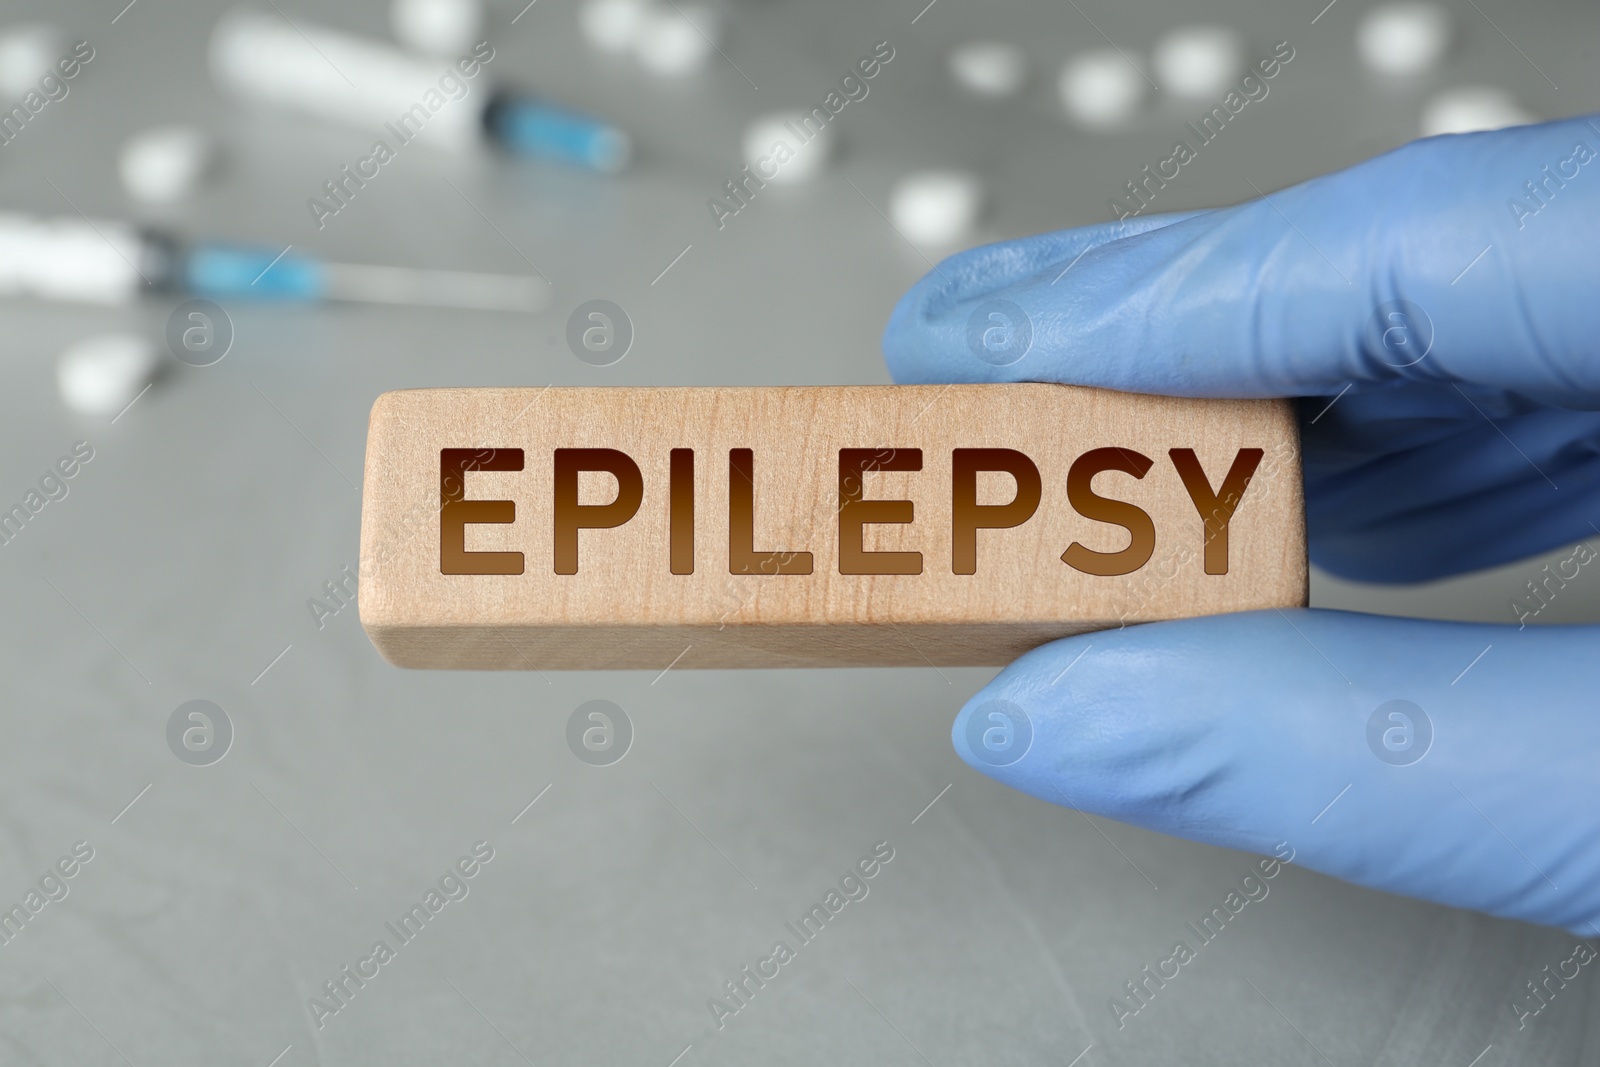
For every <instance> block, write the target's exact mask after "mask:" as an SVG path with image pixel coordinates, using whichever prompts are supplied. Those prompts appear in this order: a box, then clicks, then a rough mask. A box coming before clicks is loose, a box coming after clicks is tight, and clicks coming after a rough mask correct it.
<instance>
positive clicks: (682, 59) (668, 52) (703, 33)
mask: <svg viewBox="0 0 1600 1067" xmlns="http://www.w3.org/2000/svg"><path fill="white" fill-rule="evenodd" d="M722 31H723V22H722V14H721V12H719V11H717V9H716V8H713V7H707V6H705V5H703V4H679V5H677V6H676V7H674V6H672V5H670V4H668V5H664V6H661V7H651V8H649V9H648V10H647V11H646V12H645V15H644V18H643V20H642V22H641V23H640V26H639V34H638V37H637V38H635V40H634V42H633V54H634V55H635V56H636V57H637V58H638V60H639V63H640V65H641V66H643V67H644V68H645V69H646V70H648V71H650V72H651V73H652V74H664V75H673V76H676V75H680V74H689V73H691V72H693V71H696V70H699V69H700V68H701V67H702V66H704V65H705V63H706V60H708V59H710V58H711V56H712V55H713V54H714V53H715V52H716V50H717V48H718V47H719V46H720V45H721V43H722Z"/></svg>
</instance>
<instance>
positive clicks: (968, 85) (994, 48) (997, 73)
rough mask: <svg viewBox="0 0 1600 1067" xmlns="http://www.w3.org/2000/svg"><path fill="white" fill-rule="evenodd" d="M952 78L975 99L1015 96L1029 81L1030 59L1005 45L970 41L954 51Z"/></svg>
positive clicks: (951, 58)
mask: <svg viewBox="0 0 1600 1067" xmlns="http://www.w3.org/2000/svg"><path fill="white" fill-rule="evenodd" d="M949 64H950V77H952V78H954V79H955V82H956V84H957V85H959V86H961V88H963V89H965V90H966V91H967V92H969V93H972V94H973V95H974V96H986V97H991V98H993V99H1002V98H1004V97H1008V96H1015V95H1016V94H1017V93H1018V92H1019V91H1020V90H1021V89H1022V86H1023V83H1025V82H1026V81H1027V80H1028V57H1027V56H1026V55H1024V54H1023V51H1022V49H1020V48H1018V47H1017V46H1016V45H1014V44H1006V43H1005V42H1003V41H969V42H967V43H966V44H963V45H958V46H957V47H956V48H954V49H952V50H951V51H950V58H949Z"/></svg>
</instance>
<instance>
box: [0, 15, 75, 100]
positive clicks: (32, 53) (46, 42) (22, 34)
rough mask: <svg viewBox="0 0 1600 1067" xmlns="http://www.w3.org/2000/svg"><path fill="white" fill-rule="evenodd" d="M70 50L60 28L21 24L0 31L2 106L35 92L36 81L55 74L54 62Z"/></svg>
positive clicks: (36, 23) (37, 84)
mask: <svg viewBox="0 0 1600 1067" xmlns="http://www.w3.org/2000/svg"><path fill="white" fill-rule="evenodd" d="M70 48H71V45H70V44H69V43H68V41H67V35H66V33H65V32H64V31H63V30H62V29H61V28H60V27H59V26H51V25H49V24H48V23H43V22H22V23H17V24H15V25H11V26H6V27H4V28H0V93H4V94H5V106H7V107H10V106H11V105H12V104H14V103H16V102H17V101H16V100H15V99H14V98H16V97H20V96H23V95H24V94H26V93H27V92H28V91H29V90H32V89H37V88H38V87H39V79H40V78H42V77H44V76H45V75H46V74H49V73H50V72H52V71H54V70H55V67H56V60H58V59H60V58H61V57H62V56H64V55H66V54H67V52H68V50H69V49H70Z"/></svg>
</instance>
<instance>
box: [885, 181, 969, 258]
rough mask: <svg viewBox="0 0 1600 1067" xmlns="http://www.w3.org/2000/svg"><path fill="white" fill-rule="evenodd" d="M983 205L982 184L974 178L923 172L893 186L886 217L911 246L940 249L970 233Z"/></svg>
mask: <svg viewBox="0 0 1600 1067" xmlns="http://www.w3.org/2000/svg"><path fill="white" fill-rule="evenodd" d="M983 203H984V189H983V182H982V181H981V180H979V178H978V177H977V176H976V175H974V174H970V173H968V172H966V171H961V170H923V171H917V172H915V173H912V174H908V175H906V176H905V177H904V178H901V179H900V180H899V181H898V182H896V183H895V186H894V189H893V190H892V191H891V192H890V194H889V217H890V218H891V219H893V220H894V225H895V229H897V230H899V231H900V232H901V233H902V234H904V235H905V237H906V239H907V240H909V241H910V242H911V243H912V244H915V245H918V246H921V247H925V248H943V247H948V246H950V245H953V244H956V243H957V242H959V241H961V240H962V239H963V238H965V237H967V235H969V234H970V233H971V232H972V229H973V227H974V226H976V225H977V223H978V217H979V215H981V214H982V212H983Z"/></svg>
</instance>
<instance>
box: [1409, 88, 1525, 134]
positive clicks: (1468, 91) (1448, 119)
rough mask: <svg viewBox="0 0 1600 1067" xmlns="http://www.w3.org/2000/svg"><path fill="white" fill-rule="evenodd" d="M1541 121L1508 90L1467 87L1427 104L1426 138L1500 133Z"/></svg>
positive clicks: (1423, 116)
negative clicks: (1502, 130) (1445, 135)
mask: <svg viewBox="0 0 1600 1067" xmlns="http://www.w3.org/2000/svg"><path fill="white" fill-rule="evenodd" d="M1538 121H1539V119H1538V117H1537V116H1535V115H1534V114H1533V113H1532V112H1530V111H1528V110H1527V109H1526V108H1524V107H1523V106H1522V105H1521V104H1519V103H1517V100H1516V97H1514V96H1512V95H1511V94H1510V93H1508V92H1506V91H1505V90H1504V89H1496V88H1493V87H1491V86H1487V85H1464V86H1462V87H1460V88H1459V89H1448V90H1446V91H1444V92H1442V93H1439V94H1438V95H1436V96H1435V97H1433V99H1431V100H1429V101H1428V102H1427V103H1426V104H1425V105H1423V108H1422V136H1424V137H1433V136H1435V135H1437V134H1441V133H1473V132H1475V131H1477V130H1498V129H1503V128H1504V127H1506V126H1523V125H1526V124H1528V123H1530V122H1538Z"/></svg>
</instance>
